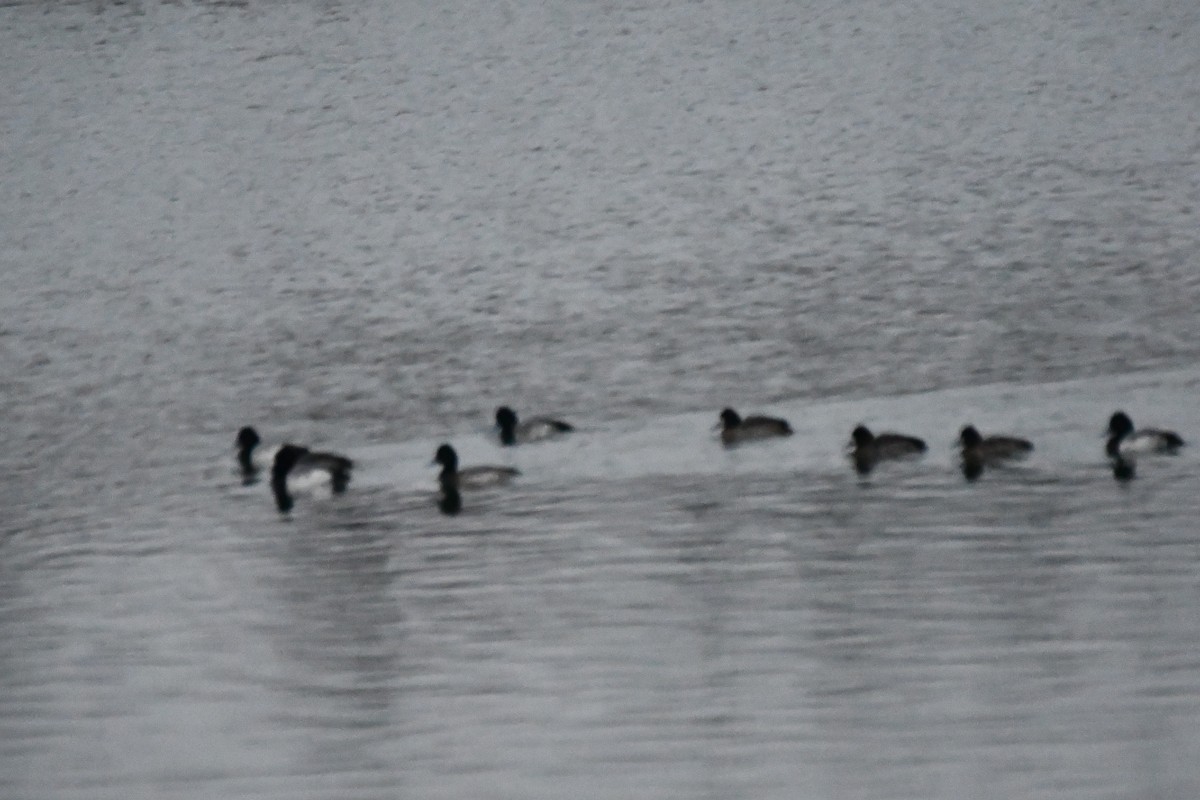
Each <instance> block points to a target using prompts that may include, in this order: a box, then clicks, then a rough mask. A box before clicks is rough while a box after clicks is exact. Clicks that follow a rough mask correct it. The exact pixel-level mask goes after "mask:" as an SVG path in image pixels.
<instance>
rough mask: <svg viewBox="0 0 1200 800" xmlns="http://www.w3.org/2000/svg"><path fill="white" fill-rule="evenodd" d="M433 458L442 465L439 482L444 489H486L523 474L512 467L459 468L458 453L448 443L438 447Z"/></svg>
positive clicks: (501, 484)
mask: <svg viewBox="0 0 1200 800" xmlns="http://www.w3.org/2000/svg"><path fill="white" fill-rule="evenodd" d="M433 460H434V462H435V463H437V464H441V465H442V471H441V473H439V474H438V482H439V483H440V484H441V486H442V489H443V491H445V490H446V489H485V488H488V487H490V486H503V485H504V484H506V483H508V482H509V481H511V480H512V479H513V478H515V477H517V476H518V475H520V474H521V472H520V470H517V469H514V468H512V467H489V466H478V467H467V468H466V469H459V468H458V453H456V452H455V451H454V448H453V447H451V446H450V445H448V444H444V445H442V446H441V447H439V448H438V449H437V453H436V455H434V457H433Z"/></svg>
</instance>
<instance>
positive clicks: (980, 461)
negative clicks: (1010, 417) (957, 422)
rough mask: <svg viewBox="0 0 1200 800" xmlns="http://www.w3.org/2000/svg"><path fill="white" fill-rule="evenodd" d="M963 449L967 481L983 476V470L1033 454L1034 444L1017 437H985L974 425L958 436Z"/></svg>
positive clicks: (963, 468)
mask: <svg viewBox="0 0 1200 800" xmlns="http://www.w3.org/2000/svg"><path fill="white" fill-rule="evenodd" d="M958 441H959V444H960V445H961V449H962V470H963V475H966V476H967V480H975V479H976V478H978V477H979V476H980V475H981V474H983V468H984V467H986V466H991V465H993V464H999V463H1001V462H1004V461H1011V460H1013V459H1018V458H1024V457H1025V456H1027V455H1029V453H1031V452H1033V442H1031V441H1029V440H1028V439H1021V438H1019V437H1016V436H986V437H985V436H983V435H981V434H980V433H979V431H978V430H976V428H975V426H974V425H967V426H966V427H965V428H963V429H962V432H961V433H959V435H958Z"/></svg>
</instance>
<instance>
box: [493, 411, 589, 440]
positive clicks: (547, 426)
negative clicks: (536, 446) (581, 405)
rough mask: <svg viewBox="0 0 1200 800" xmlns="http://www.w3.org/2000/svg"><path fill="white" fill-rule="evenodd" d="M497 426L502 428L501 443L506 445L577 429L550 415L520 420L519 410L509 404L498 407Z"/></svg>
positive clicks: (549, 436) (540, 438)
mask: <svg viewBox="0 0 1200 800" xmlns="http://www.w3.org/2000/svg"><path fill="white" fill-rule="evenodd" d="M496 427H498V428H499V429H500V443H501V444H506V445H510V444H527V443H529V442H537V441H541V440H542V439H549V438H551V437H553V436H557V435H558V434H560V433H569V432H571V431H573V430H575V428H574V427H572V426H571V425H569V424H568V423H566V422H563V421H562V420H560V419H551V418H550V417H534V418H533V419H528V420H525V421H524V422H518V421H517V412H515V411H513V410H512V409H511V408H509V407H508V406H500V407H499V408H497V409H496Z"/></svg>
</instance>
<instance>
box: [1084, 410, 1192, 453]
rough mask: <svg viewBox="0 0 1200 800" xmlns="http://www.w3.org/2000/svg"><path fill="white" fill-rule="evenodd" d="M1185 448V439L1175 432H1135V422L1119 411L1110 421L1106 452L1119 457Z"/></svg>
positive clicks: (1155, 430)
mask: <svg viewBox="0 0 1200 800" xmlns="http://www.w3.org/2000/svg"><path fill="white" fill-rule="evenodd" d="M1181 447H1183V439H1181V438H1180V436H1179V434H1177V433H1175V431H1165V430H1162V429H1159V428H1142V429H1141V430H1134V428H1133V420H1132V419H1130V418H1129V415H1128V414H1126V413H1125V412H1124V411H1118V412H1116V413H1115V414H1113V415H1112V417H1111V418H1110V419H1109V420H1108V443H1107V444H1106V445H1105V447H1104V452H1106V453H1108V455H1109V456H1111V457H1113V458H1116V457H1118V456H1126V457H1136V456H1137V455H1138V454H1140V453H1174V452H1176V451H1178V450H1179V448H1181Z"/></svg>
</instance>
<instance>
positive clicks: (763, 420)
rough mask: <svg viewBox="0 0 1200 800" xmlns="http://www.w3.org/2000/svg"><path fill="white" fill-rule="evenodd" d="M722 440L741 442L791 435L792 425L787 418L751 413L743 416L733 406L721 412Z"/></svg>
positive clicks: (732, 442)
mask: <svg viewBox="0 0 1200 800" xmlns="http://www.w3.org/2000/svg"><path fill="white" fill-rule="evenodd" d="M718 426H719V427H720V428H721V441H722V442H723V443H724V444H727V445H729V444H739V443H741V442H749V441H752V440H755V439H770V438H773V437H776V436H791V435H792V426H791V425H789V424H788V422H787V420H786V419H780V418H779V417H767V416H763V415H762V414H751V415H750V416H748V417H745V418H743V417H742V416H741V415H740V414H738V413H737V412H736V411H734V410H733V409H732V408H726V409H724V410H723V411H722V412H721V421H720V422H719V423H718Z"/></svg>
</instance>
